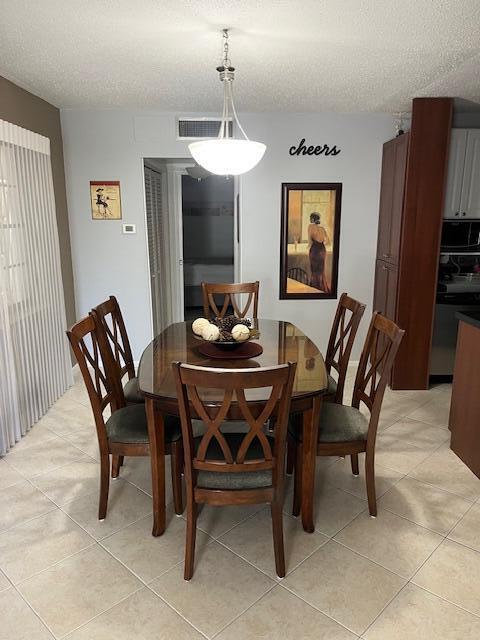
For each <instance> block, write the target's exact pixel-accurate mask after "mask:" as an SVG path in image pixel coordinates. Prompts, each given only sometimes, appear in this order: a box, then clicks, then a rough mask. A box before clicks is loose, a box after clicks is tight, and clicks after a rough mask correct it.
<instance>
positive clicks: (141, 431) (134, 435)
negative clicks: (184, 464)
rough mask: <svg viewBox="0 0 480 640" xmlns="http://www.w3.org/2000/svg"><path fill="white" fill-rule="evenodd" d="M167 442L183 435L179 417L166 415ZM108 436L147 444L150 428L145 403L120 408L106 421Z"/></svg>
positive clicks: (129, 442) (116, 439)
mask: <svg viewBox="0 0 480 640" xmlns="http://www.w3.org/2000/svg"><path fill="white" fill-rule="evenodd" d="M164 423H165V442H175V441H176V440H179V439H180V438H181V435H182V429H181V426H180V420H179V418H176V417H174V416H164ZM106 427H107V436H108V439H109V440H111V441H112V442H122V443H126V444H127V443H128V444H147V443H148V428H147V414H146V413H145V405H143V404H132V405H130V406H127V407H122V409H118V410H117V411H115V412H114V413H112V415H111V416H110V417H109V419H108V420H107V422H106Z"/></svg>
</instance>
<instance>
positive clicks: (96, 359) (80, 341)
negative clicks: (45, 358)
mask: <svg viewBox="0 0 480 640" xmlns="http://www.w3.org/2000/svg"><path fill="white" fill-rule="evenodd" d="M67 336H68V339H69V341H70V344H71V345H72V349H73V352H74V354H75V357H76V359H77V362H78V365H79V367H80V371H81V373H82V377H83V381H84V383H85V386H86V388H87V392H88V397H89V398H90V404H91V406H92V411H93V415H94V418H95V426H96V428H97V435H98V440H99V443H100V449H102V447H105V446H107V433H106V429H105V421H104V417H103V412H104V410H105V408H106V407H107V405H110V408H111V411H112V413H113V412H114V411H115V410H116V409H119V408H120V407H122V406H124V404H125V402H124V400H123V393H122V390H121V387H120V388H119V387H118V375H116V365H115V362H114V360H113V355H112V354H111V351H110V352H109V346H108V344H105V343H104V341H105V338H104V336H103V334H102V333H101V332H99V331H98V328H97V325H96V323H95V320H94V318H93V317H92V316H91V315H89V316H87V317H86V318H83V319H82V320H79V321H78V322H77V323H76V324H74V325H73V327H72V328H71V329H70V330H69V331H67ZM109 353H110V355H109Z"/></svg>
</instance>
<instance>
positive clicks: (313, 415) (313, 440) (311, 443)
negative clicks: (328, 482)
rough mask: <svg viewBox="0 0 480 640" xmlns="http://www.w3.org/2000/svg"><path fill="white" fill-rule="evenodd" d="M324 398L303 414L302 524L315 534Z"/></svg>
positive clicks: (316, 398)
mask: <svg viewBox="0 0 480 640" xmlns="http://www.w3.org/2000/svg"><path fill="white" fill-rule="evenodd" d="M321 406H322V398H321V397H320V396H316V397H314V399H313V403H312V408H311V409H309V410H308V411H305V412H304V414H303V446H302V449H303V461H302V470H303V475H302V524H303V528H304V530H305V531H307V532H308V533H313V532H314V531H315V524H314V519H313V497H314V493H315V462H316V459H317V440H318V421H319V417H320V408H321Z"/></svg>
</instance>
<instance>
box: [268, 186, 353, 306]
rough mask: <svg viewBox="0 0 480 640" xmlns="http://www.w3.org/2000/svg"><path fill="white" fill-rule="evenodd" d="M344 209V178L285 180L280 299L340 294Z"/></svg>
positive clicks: (318, 298) (303, 298)
mask: <svg viewBox="0 0 480 640" xmlns="http://www.w3.org/2000/svg"><path fill="white" fill-rule="evenodd" d="M341 211H342V183H341V182H283V183H282V228H281V244H280V300H331V299H335V298H336V297H337V287H338V257H339V251H340V219H341ZM322 240H323V242H321V241H322Z"/></svg>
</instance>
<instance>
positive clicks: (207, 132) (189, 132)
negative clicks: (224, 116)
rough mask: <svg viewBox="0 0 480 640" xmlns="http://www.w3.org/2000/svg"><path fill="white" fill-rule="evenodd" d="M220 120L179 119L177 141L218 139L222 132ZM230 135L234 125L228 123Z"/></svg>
mask: <svg viewBox="0 0 480 640" xmlns="http://www.w3.org/2000/svg"><path fill="white" fill-rule="evenodd" d="M220 122H221V121H220V119H219V118H177V140H202V139H205V138H216V137H217V136H218V132H219V130H220ZM228 128H229V135H230V136H232V131H233V124H232V121H231V120H229V122H228Z"/></svg>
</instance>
